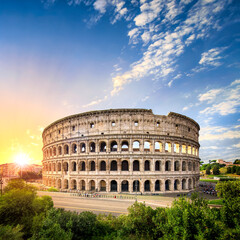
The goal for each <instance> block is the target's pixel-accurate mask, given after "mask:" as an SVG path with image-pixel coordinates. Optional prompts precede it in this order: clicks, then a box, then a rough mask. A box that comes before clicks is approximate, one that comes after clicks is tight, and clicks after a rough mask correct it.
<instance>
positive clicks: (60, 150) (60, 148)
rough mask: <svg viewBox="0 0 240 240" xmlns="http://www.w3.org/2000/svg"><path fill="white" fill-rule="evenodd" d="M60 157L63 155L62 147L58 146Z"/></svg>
mask: <svg viewBox="0 0 240 240" xmlns="http://www.w3.org/2000/svg"><path fill="white" fill-rule="evenodd" d="M58 155H62V147H61V146H58Z"/></svg>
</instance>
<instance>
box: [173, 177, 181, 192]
mask: <svg viewBox="0 0 240 240" xmlns="http://www.w3.org/2000/svg"><path fill="white" fill-rule="evenodd" d="M179 185H180V182H179V180H178V179H176V180H175V181H174V190H175V191H177V190H179Z"/></svg>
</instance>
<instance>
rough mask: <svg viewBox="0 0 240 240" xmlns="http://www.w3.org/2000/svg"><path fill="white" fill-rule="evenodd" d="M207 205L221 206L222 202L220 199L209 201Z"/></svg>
mask: <svg viewBox="0 0 240 240" xmlns="http://www.w3.org/2000/svg"><path fill="white" fill-rule="evenodd" d="M208 204H215V205H223V200H222V199H214V200H209V201H208Z"/></svg>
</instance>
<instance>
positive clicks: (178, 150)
mask: <svg viewBox="0 0 240 240" xmlns="http://www.w3.org/2000/svg"><path fill="white" fill-rule="evenodd" d="M179 146H180V145H179V143H174V144H173V151H174V153H179V152H180V147H179Z"/></svg>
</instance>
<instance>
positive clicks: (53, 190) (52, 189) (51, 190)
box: [47, 187, 58, 192]
mask: <svg viewBox="0 0 240 240" xmlns="http://www.w3.org/2000/svg"><path fill="white" fill-rule="evenodd" d="M47 191H48V192H58V189H56V188H54V187H50V188H48V189H47Z"/></svg>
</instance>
